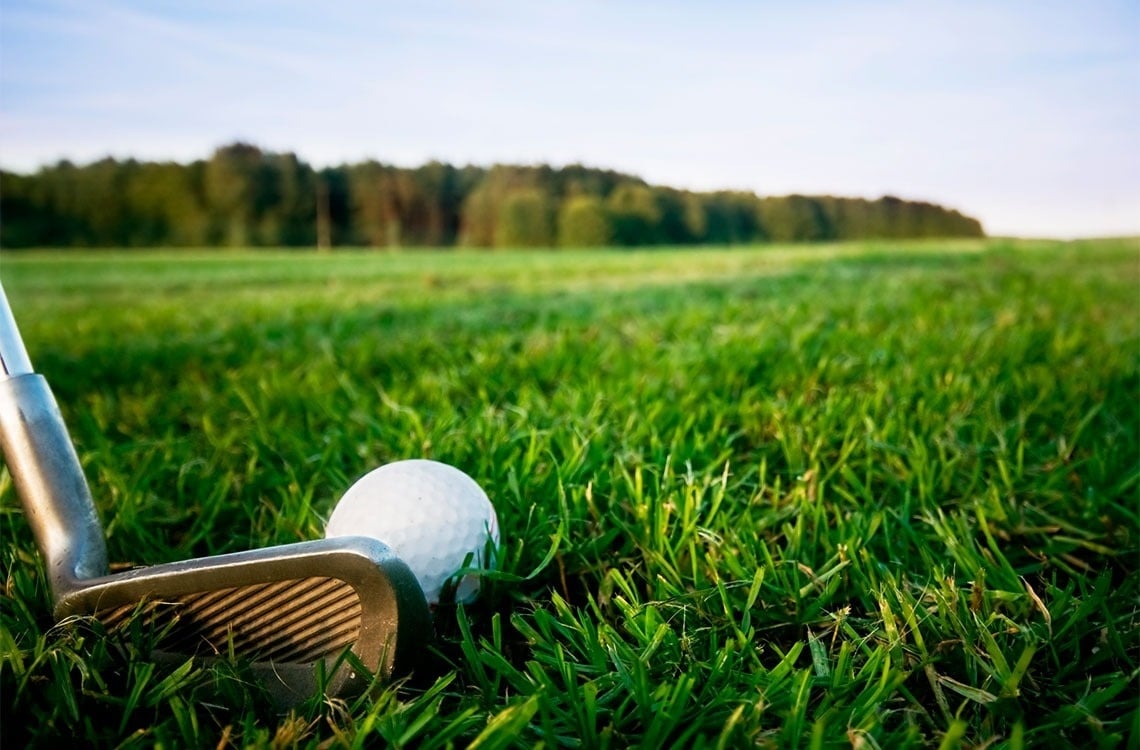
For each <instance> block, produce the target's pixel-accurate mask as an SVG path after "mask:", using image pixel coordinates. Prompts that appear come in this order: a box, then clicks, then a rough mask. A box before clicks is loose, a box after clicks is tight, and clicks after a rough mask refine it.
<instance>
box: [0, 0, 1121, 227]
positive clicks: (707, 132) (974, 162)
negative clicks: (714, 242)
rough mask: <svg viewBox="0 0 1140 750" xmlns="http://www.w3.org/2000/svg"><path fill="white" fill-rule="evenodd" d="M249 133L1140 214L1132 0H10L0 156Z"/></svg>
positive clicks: (7, 163) (1062, 210)
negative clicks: (1087, 0) (1086, 0)
mask: <svg viewBox="0 0 1140 750" xmlns="http://www.w3.org/2000/svg"><path fill="white" fill-rule="evenodd" d="M238 139H242V140H247V141H250V142H253V143H256V144H258V145H260V146H262V147H263V148H267V149H273V150H289V151H295V152H296V153H297V154H298V155H300V156H301V157H302V158H304V159H306V160H308V161H310V162H311V163H313V164H315V165H317V166H323V165H327V164H337V163H342V162H356V161H361V160H363V159H365V158H375V159H379V160H381V161H387V162H394V163H396V164H401V165H405V166H414V165H417V164H420V163H422V162H424V161H427V160H429V159H441V160H445V161H450V162H452V163H455V164H466V163H474V164H483V165H487V164H491V163H494V162H510V163H532V162H548V163H552V164H556V165H559V164H567V163H571V162H582V163H585V164H589V165H593V166H599V167H606V168H613V169H618V170H622V171H627V172H631V173H634V174H637V175H640V176H642V177H644V178H645V179H647V180H649V181H650V182H654V183H660V184H668V185H674V186H677V187H688V188H692V189H701V190H704V189H716V188H734V189H746V190H754V191H756V192H758V193H761V194H784V193H789V192H802V193H830V194H834V195H853V196H866V197H877V196H879V195H882V194H886V193H890V194H894V195H899V196H902V197H905V198H914V199H923V200H930V201H934V202H938V203H943V204H945V205H949V206H951V207H954V208H958V209H960V210H962V211H964V212H966V213H969V214H971V215H973V216H976V217H978V218H980V219H981V220H982V221H983V224H984V225H985V227H986V229H987V231H989V232H990V233H991V234H1017V235H1027V236H1059V237H1071V236H1089V235H1106V234H1140V3H1138V2H1135V0H1130V1H1128V2H1090V3H1077V2H1053V1H1051V0H1044V1H1038V2H1029V1H1025V2H1018V1H1016V0H1015V1H1011V2H971V1H970V0H963V1H961V2H943V1H941V0H932V1H930V2H903V1H901V0H872V1H870V2H835V1H828V0H822V1H819V0H805V1H804V2H787V3H775V2H743V1H735V2H734V1H726V0H712V1H710V2H691V3H684V2H679V1H674V0H658V1H656V2H632V1H611V2H601V1H597V2H595V1H593V0H585V1H582V2H559V1H557V0H556V1H554V2H537V1H532V2H489V1H479V0H476V1H474V2H441V1H436V0H427V1H424V2H420V1H417V2H414V3H383V2H363V1H361V2H355V1H352V0H349V1H347V2H333V1H326V2H314V1H313V0H305V1H303V2H292V1H291V0H281V1H279V2H270V1H269V0H241V1H240V2H238V1H237V0H225V1H223V0H203V1H201V2H176V1H173V0H152V1H151V2H141V1H136V0H112V1H109V2H104V1H103V0H36V2H28V1H25V0H0V166H3V167H4V168H6V169H14V170H17V171H25V172H26V171H32V170H34V169H36V168H38V167H39V166H41V165H43V164H46V163H51V162H54V161H55V160H57V159H60V158H69V159H72V160H73V161H77V162H81V163H82V162H88V161H92V160H94V159H98V158H100V157H102V156H105V155H114V156H119V157H125V156H134V157H137V158H143V159H176V160H179V161H188V160H191V159H195V158H204V157H206V156H208V155H209V153H210V152H211V151H212V150H213V149H214V148H215V147H217V146H219V145H222V144H225V143H229V142H232V141H234V140H238Z"/></svg>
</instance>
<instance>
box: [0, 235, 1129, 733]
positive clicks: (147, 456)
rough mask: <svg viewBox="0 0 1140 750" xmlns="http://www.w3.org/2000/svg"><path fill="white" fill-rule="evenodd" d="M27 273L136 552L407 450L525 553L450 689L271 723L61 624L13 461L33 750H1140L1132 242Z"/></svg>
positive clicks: (238, 534)
mask: <svg viewBox="0 0 1140 750" xmlns="http://www.w3.org/2000/svg"><path fill="white" fill-rule="evenodd" d="M0 262H2V266H0V274H2V278H3V281H4V284H5V287H6V288H7V290H8V293H9V297H10V299H11V301H12V304H13V307H14V309H15V310H16V312H17V315H18V316H19V318H20V321H21V323H22V327H23V332H24V337H25V339H26V341H27V342H28V346H29V349H30V350H31V354H32V358H33V361H34V362H35V363H36V365H37V369H38V370H39V371H41V372H43V373H44V374H45V375H47V376H48V378H49V381H50V382H51V383H52V385H53V387H54V390H55V393H56V397H57V399H58V400H59V401H60V402H61V405H62V407H63V410H64V415H65V418H66V419H67V421H68V423H69V426H70V429H71V432H72V436H73V438H74V440H75V442H76V443H77V446H78V450H79V454H80V456H81V458H82V461H83V463H84V466H85V469H86V471H87V473H88V477H89V480H90V482H91V484H92V487H93V490H94V494H95V496H96V503H97V504H98V505H99V507H100V511H101V515H102V518H103V521H104V523H105V525H106V527H107V532H108V544H109V548H110V553H111V558H112V559H113V560H116V561H123V562H130V563H154V562H160V561H166V560H177V559H181V558H185V557H189V556H197V555H203V554H211V553H218V552H227V551H236V550H241V549H246V548H250V547H262V546H266V545H269V544H274V543H283V542H291V541H297V540H302V539H311V538H317V537H319V536H321V533H322V524H323V519H324V518H326V517H327V515H328V514H329V512H330V511H331V508H332V506H333V505H334V504H335V502H336V500H337V498H338V497H339V496H340V494H341V493H342V492H343V491H344V490H345V489H346V488H347V487H348V486H349V485H350V484H351V482H352V481H353V480H354V479H355V478H356V477H358V476H360V475H361V474H363V473H365V472H366V471H368V470H370V469H371V468H374V467H376V466H378V465H380V464H383V463H386V462H389V461H393V460H396V459H400V458H410V457H420V456H426V457H431V458H435V459H438V460H441V461H446V462H448V463H451V464H454V465H456V466H459V467H460V468H462V469H463V470H465V471H466V472H468V473H469V474H471V475H472V476H473V477H474V478H475V479H476V480H477V481H479V483H480V484H481V485H482V486H483V487H484V488H486V489H487V491H488V494H489V495H490V496H491V498H492V500H493V501H494V502H495V504H496V506H497V508H498V512H499V518H500V523H501V526H502V530H503V549H502V551H501V555H500V558H501V564H500V570H499V572H498V573H497V574H496V575H494V576H492V577H491V578H489V579H488V580H487V581H486V582H485V585H484V596H483V598H482V599H481V600H480V601H479V602H478V603H477V604H475V605H473V606H468V607H466V608H457V607H454V606H452V607H442V608H441V609H440V610H438V611H437V613H436V626H437V630H438V636H439V637H438V641H437V644H436V647H435V653H434V654H433V658H432V662H431V666H430V668H429V669H425V670H424V673H423V674H419V675H417V676H416V678H415V679H414V680H411V681H409V682H406V683H402V684H398V685H392V686H388V687H386V688H385V689H384V690H383V691H382V692H380V693H379V694H378V695H376V696H373V697H371V698H362V699H359V700H356V701H352V702H340V701H321V700H314V701H312V702H311V703H310V704H308V705H305V706H302V707H300V708H299V709H297V710H296V711H294V712H293V713H291V714H288V715H280V714H277V713H275V712H274V711H273V709H272V708H271V706H270V704H269V703H268V701H267V700H266V698H265V696H264V695H262V694H260V693H259V692H258V690H257V688H256V687H254V686H251V685H249V684H247V683H246V682H244V681H242V680H241V679H239V677H240V674H241V671H240V665H234V666H230V665H220V666H211V667H203V666H201V665H200V664H198V663H193V662H191V663H187V664H185V665H183V666H182V667H180V668H177V669H174V668H169V667H167V668H160V667H156V666H155V665H153V664H151V663H149V662H148V661H147V660H146V659H144V658H141V657H140V656H139V655H138V653H137V652H136V651H135V650H134V648H133V644H131V643H119V642H117V641H108V640H107V639H104V638H102V637H100V636H99V633H98V632H97V628H96V627H95V626H94V625H93V624H91V623H86V622H83V621H77V622H71V623H66V624H64V625H59V626H57V625H56V624H55V623H54V622H53V621H52V619H51V616H50V602H49V595H48V591H47V585H46V579H45V576H44V571H43V569H42V563H41V561H40V559H39V557H38V554H37V553H36V551H35V547H34V545H33V543H32V539H31V534H30V532H29V530H28V528H27V525H26V523H25V521H24V519H23V514H22V510H21V509H20V506H19V503H18V501H17V499H16V497H15V494H14V492H13V490H12V486H11V480H10V477H9V476H8V475H7V472H6V470H5V471H3V472H2V473H0V503H2V504H0V512H2V514H3V515H2V522H3V523H2V534H3V537H2V538H3V547H2V553H0V565H2V569H0V575H2V576H3V580H4V585H5V592H4V593H5V595H4V597H3V602H2V610H0V658H2V660H0V701H2V705H3V710H4V715H3V727H2V731H3V735H4V737H3V744H4V746H5V747H8V746H11V747H17V746H23V745H27V746H43V747H58V746H59V745H60V743H61V742H69V743H71V744H79V745H99V746H116V745H118V746H123V747H151V746H155V745H158V744H161V745H164V746H181V745H189V746H201V747H220V746H231V745H232V746H277V747H292V746H298V747H316V746H340V745H345V746H366V745H384V744H389V745H395V746H402V745H415V746H418V747H444V746H452V745H455V746H467V745H470V746H476V747H489V748H497V747H508V746H518V747H533V746H538V745H540V744H541V745H545V746H548V747H626V746H642V747H654V748H657V747H668V746H681V747H699V746H715V747H742V746H760V747H812V748H815V747H856V748H875V747H881V748H887V747H901V746H911V745H914V746H931V747H947V748H949V747H990V748H1005V747H1009V748H1018V747H1032V746H1050V745H1077V746H1085V747H1117V746H1133V747H1135V746H1137V744H1138V743H1140V712H1138V711H1137V694H1138V690H1140V679H1138V678H1140V586H1138V582H1140V573H1138V568H1140V564H1138V563H1140V560H1138V556H1140V538H1138V533H1140V524H1138V518H1137V516H1138V503H1137V501H1138V491H1140V435H1138V433H1140V407H1138V404H1140V241H1137V240H1106V241H1098V242H1084V243H1052V242H1011V241H1001V240H988V241H976V242H975V241H961V242H953V243H947V242H943V243H935V242H928V243H894V244H888V243H882V244H852V245H825V246H812V247H758V248H733V249H720V250H711V249H708V250H677V251H654V252H618V251H608V252H607V251H596V252H587V251H582V252H557V253H556V252H518V253H496V254H477V253H464V252H419V253H413V252H408V253H382V254H378V253H367V252H338V253H334V254H328V255H314V254H307V253H273V252H266V253H213V254H207V253H202V254H195V253H157V252H155V253H142V254H140V253H94V254H86V255H76V254H73V253H61V254H50V253H30V254H17V253H10V252H6V253H5V254H4V258H3V260H2V261H0Z"/></svg>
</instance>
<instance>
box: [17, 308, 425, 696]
mask: <svg viewBox="0 0 1140 750" xmlns="http://www.w3.org/2000/svg"><path fill="white" fill-rule="evenodd" d="M0 448H2V450H3V454H4V460H5V463H6V464H7V466H8V470H9V473H10V475H11V476H12V479H13V483H14V484H15V487H16V492H17V494H18V495H19V497H20V500H21V503H22V504H23V507H24V512H25V517H26V518H27V520H28V523H29V525H30V526H31V528H32V532H33V534H34V535H35V538H36V544H37V546H38V547H39V549H40V552H41V554H42V555H43V556H44V559H45V561H46V563H47V570H48V580H49V583H50V585H51V591H52V599H53V601H54V614H55V616H56V617H57V618H59V619H64V618H68V617H75V616H90V617H94V618H95V619H97V620H99V621H100V622H102V623H103V624H104V625H105V626H106V627H107V629H108V631H110V632H112V633H121V632H123V631H125V630H127V629H128V628H133V627H141V628H143V629H144V630H145V631H146V632H147V633H148V636H150V637H149V642H150V644H151V645H152V647H153V655H154V656H155V657H156V658H158V659H161V660H168V659H180V660H184V659H185V658H186V657H188V656H199V657H202V658H205V659H211V658H229V657H233V658H236V659H237V660H238V661H240V662H244V663H246V664H248V665H249V667H250V668H251V669H252V671H253V673H254V674H255V675H256V676H257V677H258V678H260V679H261V681H262V682H263V684H264V685H265V687H266V688H267V689H268V691H269V692H270V694H271V695H272V696H273V697H274V699H275V700H276V701H277V702H278V704H280V705H282V706H287V705H290V704H295V703H297V702H300V701H303V700H306V699H308V698H310V697H312V696H313V695H314V694H315V693H316V691H317V690H318V689H319V688H323V690H324V692H325V693H326V694H329V695H344V694H351V693H353V692H355V691H359V690H360V689H362V688H364V687H366V686H367V685H369V684H370V683H371V681H372V678H373V676H374V675H379V676H380V677H381V678H384V679H387V678H390V677H393V676H395V675H397V674H400V673H403V672H405V671H408V670H409V669H410V668H411V667H412V666H414V664H415V663H416V661H417V657H418V656H419V655H420V654H421V653H422V652H423V650H424V648H423V647H424V645H425V644H426V642H427V641H428V640H429V639H430V637H431V633H432V628H431V615H430V612H429V610H428V605H427V602H426V600H425V599H424V594H423V591H422V590H421V589H420V586H419V583H418V582H417V581H416V578H415V575H414V574H413V573H412V572H411V570H409V569H408V567H407V565H406V564H404V562H403V561H401V560H400V559H399V558H397V557H396V555H395V554H394V553H393V552H392V550H391V549H390V548H389V547H388V546H387V545H385V544H383V543H382V542H380V541H378V540H375V539H371V538H366V537H341V538H337V539H323V540H319V541H313V542H301V543H298V544H289V545H283V546H279V547H273V548H269V549H262V550H254V551H250V552H238V553H233V554H226V555H218V556H215V557H208V558H199V559H194V560H187V561H184V562H175V563H166V564H161V565H154V566H151V567H145V568H138V569H135V570H130V571H126V572H123V573H118V574H115V575H107V568H108V564H107V551H106V543H105V540H104V536H103V529H102V526H101V525H100V523H99V519H98V515H97V514H96V512H95V506H94V502H93V501H92V498H91V492H90V489H89V487H88V485H87V480H86V478H85V477H84V474H83V469H82V466H81V465H80V463H79V458H78V456H77V455H76V453H75V448H74V446H73V444H72V442H71V439H70V437H69V436H68V434H67V428H66V426H65V425H64V422H63V417H62V416H61V414H60V411H59V407H58V405H57V404H56V401H55V398H54V396H53V395H52V392H51V389H50V388H49V386H48V383H47V381H46V380H45V379H44V378H43V377H42V376H41V375H38V374H36V373H34V372H32V369H31V365H30V363H29V362H28V357H27V353H26V351H24V349H23V342H22V341H21V340H20V337H19V333H18V331H17V329H16V326H15V321H14V320H13V319H12V315H11V310H10V308H8V304H7V299H6V298H5V297H4V294H3V288H2V287H0ZM350 655H351V658H350Z"/></svg>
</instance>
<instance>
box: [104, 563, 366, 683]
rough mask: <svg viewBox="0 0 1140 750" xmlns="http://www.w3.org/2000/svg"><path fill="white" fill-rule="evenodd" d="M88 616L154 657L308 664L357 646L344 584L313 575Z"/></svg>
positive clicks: (352, 602)
mask: <svg viewBox="0 0 1140 750" xmlns="http://www.w3.org/2000/svg"><path fill="white" fill-rule="evenodd" d="M136 613H137V615H136ZM94 616H95V618H96V619H98V620H99V621H100V622H102V623H103V624H104V626H106V628H107V629H108V630H109V631H111V632H117V633H124V632H125V631H126V630H127V629H128V628H129V627H139V628H141V630H142V631H143V632H144V633H146V634H147V635H148V637H149V638H152V639H153V641H152V646H153V648H154V649H155V650H157V651H163V652H169V653H180V654H186V655H199V656H231V655H232V656H233V657H235V658H237V659H239V660H242V661H248V662H255V663H256V662H271V663H286V664H310V663H313V662H316V661H319V660H322V659H327V658H335V657H337V656H339V655H340V654H341V653H342V652H343V651H344V650H345V649H346V648H348V647H350V646H352V645H353V644H354V643H355V642H356V641H357V640H358V638H359V635H360V624H361V601H360V596H359V595H358V594H357V593H356V591H355V589H353V587H352V586H351V585H350V584H348V583H346V582H345V581H341V580H338V579H335V578H328V577H319V576H318V577H306V578H296V579H292V580H287V581H276V582H273V583H267V584H257V585H249V586H235V587H231V588H227V589H219V590H216V591H209V592H195V593H190V594H185V595H181V596H164V597H162V598H161V599H152V600H149V601H145V602H143V603H141V604H140V603H134V604H124V605H121V606H118V607H113V608H110V609H104V610H99V611H96V612H95V613H94Z"/></svg>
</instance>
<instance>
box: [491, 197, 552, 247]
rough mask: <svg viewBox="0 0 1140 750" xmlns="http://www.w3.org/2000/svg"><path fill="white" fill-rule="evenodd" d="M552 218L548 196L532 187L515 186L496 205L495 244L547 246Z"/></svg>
mask: <svg viewBox="0 0 1140 750" xmlns="http://www.w3.org/2000/svg"><path fill="white" fill-rule="evenodd" d="M553 244H554V221H553V210H552V209H551V204H550V198H549V197H548V196H547V195H546V193H544V192H542V191H541V190H538V189H535V188H528V189H524V190H515V191H513V192H511V193H509V194H508V195H507V196H506V198H504V200H503V202H502V205H501V206H500V207H499V221H498V224H497V226H496V227H495V246H496V247H550V246H552V245H553Z"/></svg>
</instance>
